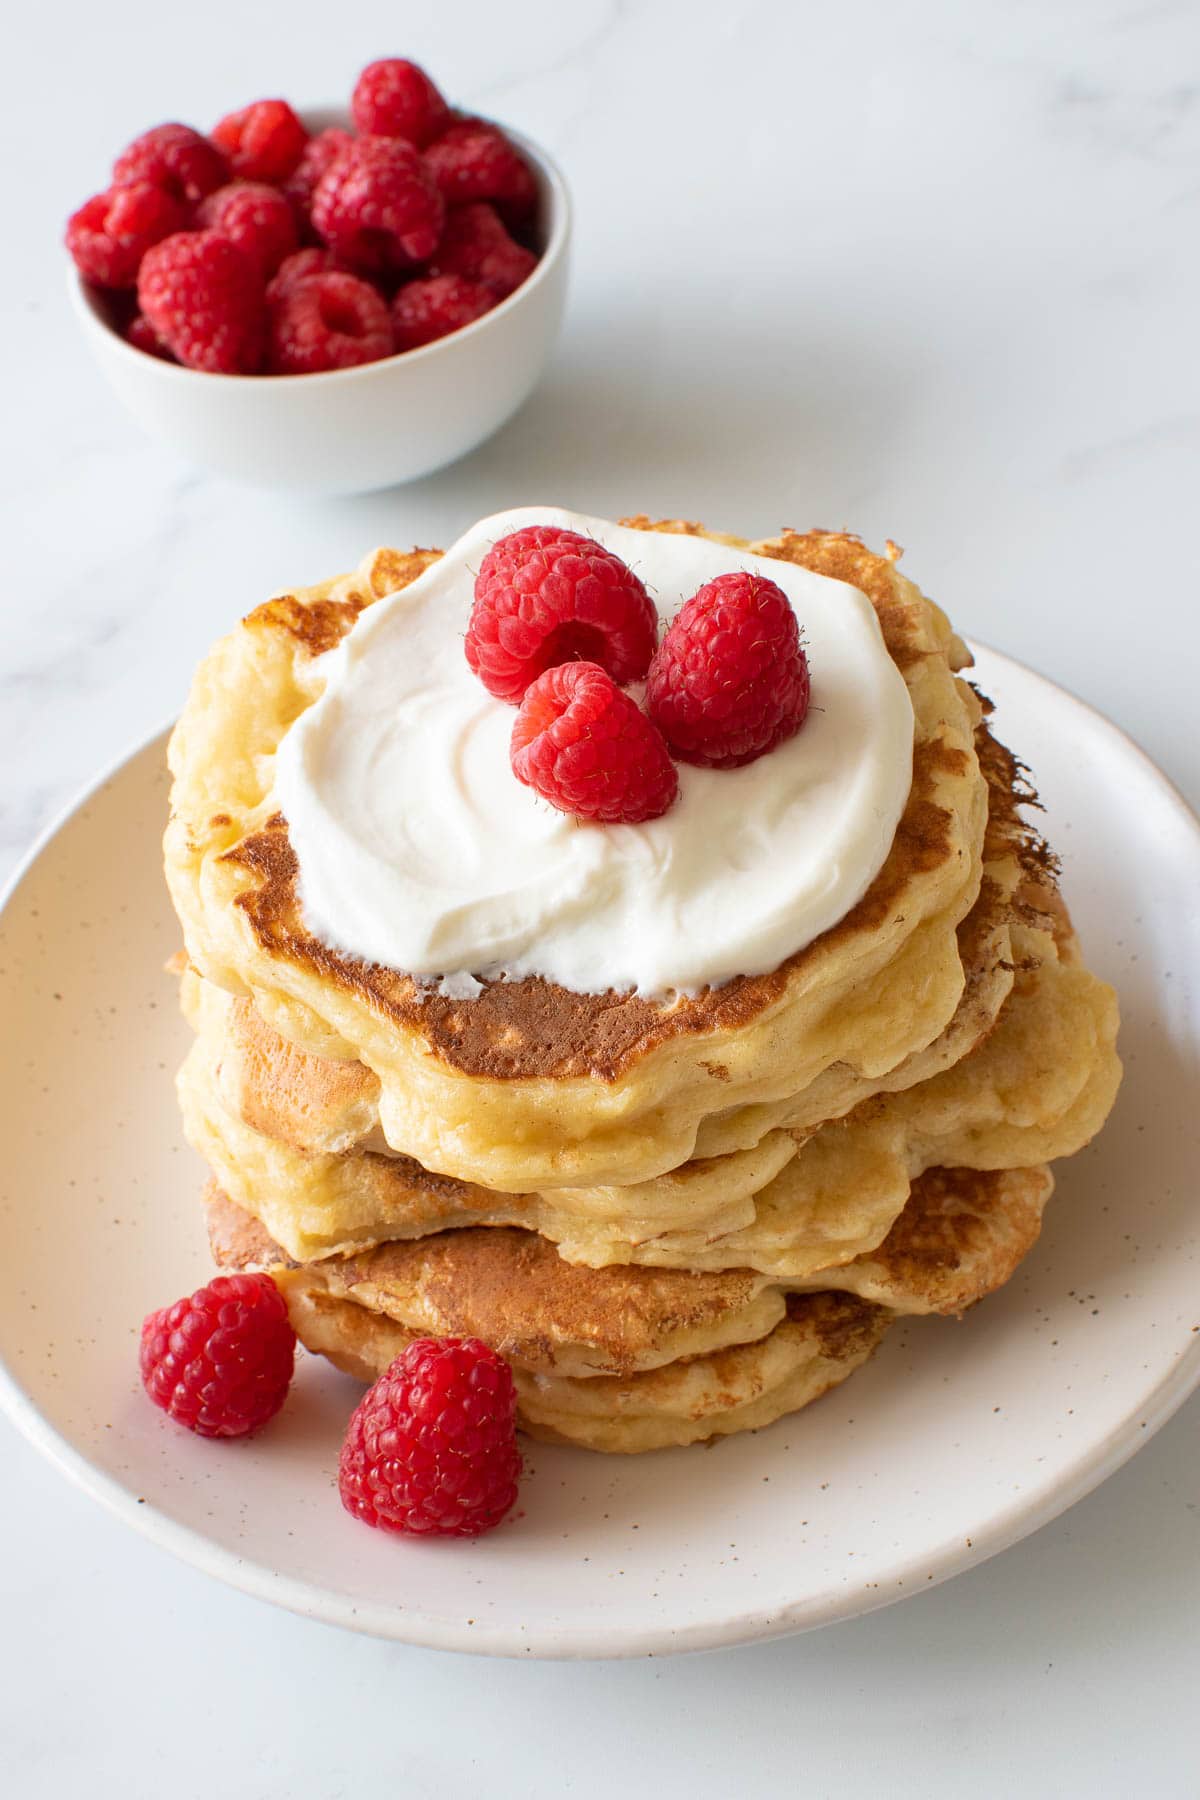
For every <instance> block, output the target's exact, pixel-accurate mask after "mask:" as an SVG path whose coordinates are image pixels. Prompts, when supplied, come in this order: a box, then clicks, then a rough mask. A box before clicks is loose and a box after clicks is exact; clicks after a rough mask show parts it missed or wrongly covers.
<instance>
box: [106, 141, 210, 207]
mask: <svg viewBox="0 0 1200 1800" xmlns="http://www.w3.org/2000/svg"><path fill="white" fill-rule="evenodd" d="M112 178H113V181H114V182H116V183H118V184H119V185H121V186H125V185H127V184H128V183H129V182H133V181H150V182H153V184H154V186H155V187H161V188H166V190H167V192H168V193H169V194H174V196H175V198H176V199H177V200H188V201H191V202H192V203H193V204H194V203H195V202H196V201H197V200H203V198H204V196H205V194H211V193H212V191H213V189H214V188H219V187H220V186H221V184H222V183H223V182H226V181H228V180H229V164H228V163H227V162H226V160H225V157H224V154H223V152H222V151H220V150H218V148H217V146H216V145H215V144H214V143H213V141H212V139H211V138H206V137H202V136H201V134H200V133H199V132H198V131H193V130H192V128H191V126H190V125H177V124H171V125H155V126H154V127H153V128H152V129H151V130H150V131H143V133H142V135H141V137H136V138H134V140H133V142H132V144H130V145H129V146H128V148H126V149H125V150H122V152H121V154H120V156H118V158H117V160H116V162H115V163H114V164H113V172H112Z"/></svg>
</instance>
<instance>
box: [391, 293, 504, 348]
mask: <svg viewBox="0 0 1200 1800" xmlns="http://www.w3.org/2000/svg"><path fill="white" fill-rule="evenodd" d="M495 304H496V296H495V294H494V293H493V292H492V290H491V288H487V287H484V285H483V283H482V282H479V281H468V280H467V279H466V277H465V276H463V275H432V276H429V277H427V278H426V279H425V280H423V281H410V282H407V283H406V284H405V286H404V287H402V288H401V289H400V291H399V293H398V294H397V295H396V298H395V299H394V300H393V302H392V327H393V329H394V331H395V334H396V348H397V350H419V349H420V347H421V345H422V344H432V343H434V342H435V341H436V340H437V339H438V338H442V337H448V336H449V335H450V333H451V332H452V331H461V329H462V327H463V326H464V325H473V324H474V322H475V320H476V319H482V317H483V315H484V313H486V312H490V311H491V310H492V308H493V307H494V306H495Z"/></svg>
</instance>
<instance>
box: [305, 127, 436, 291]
mask: <svg viewBox="0 0 1200 1800" xmlns="http://www.w3.org/2000/svg"><path fill="white" fill-rule="evenodd" d="M443 217H444V209H443V206H442V198H441V195H440V194H439V193H438V191H437V188H436V187H435V186H434V183H433V179H432V177H431V176H430V174H429V173H428V171H427V170H426V168H425V165H424V163H423V162H422V161H421V157H420V155H419V154H418V152H417V151H416V150H414V149H413V146H412V145H411V144H410V143H407V142H406V141H405V140H404V139H403V138H387V137H364V138H358V139H357V140H356V141H355V142H354V143H353V144H351V145H350V146H349V147H348V148H347V149H346V150H345V152H344V153H343V154H342V155H340V156H338V157H337V158H336V159H335V161H334V162H333V164H332V166H331V167H330V168H329V169H327V170H326V172H325V174H324V175H323V176H322V177H321V179H320V181H319V182H318V183H317V187H316V191H315V193H314V194H313V203H312V222H313V225H314V227H315V229H316V231H317V234H318V236H319V237H320V238H322V239H323V241H324V242H325V243H326V244H328V245H329V247H330V249H331V250H336V251H337V252H338V254H339V255H340V256H344V257H345V258H346V261H347V262H349V263H352V264H353V265H354V267H355V268H357V269H363V270H368V271H375V270H402V269H405V268H410V267H411V266H412V265H413V264H414V263H420V262H424V261H425V260H426V258H427V257H430V256H432V255H433V252H434V250H435V249H436V248H437V243H438V239H439V237H440V236H441V231H442V221H443Z"/></svg>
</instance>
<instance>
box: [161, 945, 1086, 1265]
mask: <svg viewBox="0 0 1200 1800" xmlns="http://www.w3.org/2000/svg"><path fill="white" fill-rule="evenodd" d="M1064 918H1065V915H1064ZM1060 931H1061V932H1062V933H1063V934H1064V935H1063V938H1062V944H1063V949H1062V951H1061V952H1060V948H1059V944H1058V943H1057V942H1056V939H1055V937H1054V935H1053V934H1052V933H1051V932H1050V931H1048V930H1045V929H1039V928H1036V927H1034V926H1033V925H1032V924H1028V923H1023V924H1019V925H1016V926H1015V927H1014V928H1013V940H1014V950H1015V952H1016V954H1017V957H1018V959H1019V960H1020V962H1021V963H1022V964H1023V966H1022V967H1021V968H1020V969H1019V970H1018V972H1017V974H1016V978H1015V985H1014V987H1013V991H1012V993H1011V995H1010V998H1009V1000H1008V1001H1007V1003H1006V1004H1005V1006H1004V1008H1003V1010H1002V1012H1001V1014H1000V1019H999V1021H998V1023H997V1024H996V1026H995V1027H994V1029H993V1030H992V1031H991V1032H990V1033H989V1034H988V1036H987V1037H986V1038H985V1039H984V1041H983V1043H982V1044H980V1045H979V1046H978V1047H977V1048H976V1049H975V1050H974V1051H973V1052H972V1053H971V1054H970V1055H969V1056H967V1057H965V1058H963V1059H961V1060H960V1061H959V1062H957V1063H955V1064H953V1065H952V1066H951V1067H950V1068H949V1069H946V1070H944V1071H943V1072H942V1073H941V1074H939V1075H936V1076H933V1077H931V1078H930V1079H929V1080H927V1081H925V1082H922V1083H921V1084H920V1085H918V1086H915V1087H911V1088H908V1089H904V1090H902V1091H901V1092H899V1093H896V1094H892V1095H880V1096H877V1097H875V1098H873V1099H871V1100H869V1101H867V1102H865V1103H863V1104H862V1105H860V1106H859V1107H858V1108H857V1109H856V1110H855V1111H854V1112H853V1113H851V1114H850V1115H849V1116H848V1117H846V1118H844V1119H841V1120H833V1121H830V1122H829V1123H828V1124H826V1125H824V1126H822V1127H820V1128H819V1129H817V1130H815V1131H795V1132H772V1133H769V1134H768V1135H767V1136H766V1137H765V1138H764V1139H763V1140H762V1141H761V1142H760V1143H759V1144H758V1145H757V1146H755V1147H754V1149H752V1150H750V1151H747V1152H743V1153H740V1154H735V1155H731V1156H729V1157H726V1158H718V1159H714V1160H712V1161H699V1162H692V1163H688V1164H685V1165H684V1166H683V1168H681V1169H678V1170H676V1171H674V1172H673V1174H672V1175H671V1176H669V1177H659V1178H657V1180H656V1181H654V1182H651V1183H644V1184H640V1185H635V1186H632V1187H629V1188H608V1189H600V1190H589V1189H574V1190H572V1189H551V1190H548V1191H544V1192H534V1193H525V1194H505V1193H500V1192H497V1191H496V1190H492V1189H487V1188H483V1187H480V1186H478V1185H475V1184H469V1183H463V1182H458V1181H455V1180H453V1179H452V1178H447V1177H444V1176H438V1175H433V1174H430V1173H429V1172H428V1171H426V1170H424V1169H422V1168H421V1166H420V1165H419V1164H418V1163H416V1162H414V1161H412V1160H411V1159H403V1158H397V1157H393V1156H381V1155H378V1154H374V1153H371V1152H352V1153H349V1154H346V1155H342V1156H334V1155H330V1154H328V1153H325V1154H313V1153H306V1152H302V1151H297V1150H295V1149H293V1148H292V1147H291V1146H290V1145H288V1144H286V1143H283V1142H281V1141H280V1140H277V1139H274V1138H271V1137H269V1136H267V1135H266V1134H265V1133H262V1132H258V1131H255V1130H254V1129H253V1127H251V1126H248V1125H247V1124H246V1123H245V1121H244V1120H243V1119H241V1118H239V1117H237V1116H236V1115H235V1114H233V1113H232V1112H231V1111H230V1110H229V1109H228V1108H227V1107H226V1106H225V1104H224V1103H223V1099H222V1093H221V1087H220V1081H219V1074H218V1070H219V1063H220V1057H221V1055H222V1045H221V1039H220V1036H219V1034H218V1035H217V1036H216V1037H215V1038H210V1037H201V1038H200V1039H198V1041H197V1043H196V1045H195V1046H194V1048H193V1050H192V1052H191V1054H190V1055H189V1057H188V1060H187V1062H186V1063H185V1065H184V1068H183V1070H182V1071H181V1073H180V1078H179V1095H180V1103H181V1106H182V1109H183V1116H184V1125H185V1130H186V1132H187V1135H188V1138H189V1140H190V1142H191V1143H192V1145H193V1146H194V1148H195V1149H196V1150H198V1151H199V1153H200V1154H201V1155H202V1156H203V1157H204V1158H205V1160H206V1161H207V1163H208V1164H209V1167H210V1169H211V1170H212V1171H213V1173H214V1174H215V1175H216V1177H217V1178H218V1180H219V1181H220V1183H221V1185H222V1187H223V1188H224V1189H225V1190H226V1191H227V1192H228V1193H229V1194H230V1195H232V1196H233V1198H234V1199H235V1200H236V1201H237V1203H238V1204H239V1205H240V1206H241V1207H243V1208H244V1209H245V1210H247V1211H248V1212H250V1213H251V1214H252V1215H254V1216H255V1217H256V1218H258V1219H261V1220H262V1221H263V1223H264V1224H265V1225H266V1227H267V1228H268V1230H269V1232H270V1234H271V1235H272V1237H273V1238H275V1239H276V1241H277V1242H279V1243H280V1244H282V1245H283V1246H284V1247H285V1249H286V1251H287V1253H288V1255H289V1256H290V1257H292V1258H294V1259H295V1260H297V1261H305V1260H309V1259H311V1258H314V1257H321V1256H326V1255H329V1254H332V1253H335V1252H340V1253H344V1252H348V1251H355V1250H359V1249H365V1248H367V1247H369V1246H371V1245H373V1244H375V1243H378V1242H383V1241H388V1240H393V1239H396V1240H399V1239H414V1238H421V1237H424V1236H426V1235H428V1234H429V1233H435V1232H445V1231H447V1230H451V1229H455V1228H463V1227H473V1226H480V1225H490V1226H496V1227H509V1226H517V1227H523V1228H524V1229H526V1230H528V1231H532V1232H537V1233H540V1234H541V1235H542V1236H543V1237H545V1238H548V1239H550V1240H552V1241H553V1242H554V1243H555V1244H557V1246H558V1248H559V1251H560V1252H561V1255H562V1256H563V1257H564V1258H565V1259H567V1260H569V1261H572V1262H578V1263H586V1264H589V1265H591V1266H593V1267H597V1268H600V1267H605V1266H607V1265H612V1264H636V1265H638V1266H640V1267H643V1268H648V1269H649V1268H665V1269H672V1270H693V1271H694V1270H705V1271H714V1272H720V1271H724V1270H728V1269H742V1268H744V1269H753V1270H756V1271H758V1272H759V1273H761V1274H762V1275H764V1276H770V1277H775V1278H778V1279H793V1280H794V1279H800V1278H804V1277H807V1276H809V1275H812V1274H814V1273H816V1272H828V1270H829V1269H830V1268H831V1267H832V1266H833V1265H835V1264H839V1263H846V1262H849V1261H851V1260H852V1259H853V1258H855V1257H858V1256H860V1255H862V1254H863V1253H864V1252H866V1251H869V1250H872V1249H874V1248H875V1247H876V1246H877V1245H878V1244H879V1243H880V1242H881V1241H882V1239H883V1238H884V1237H885V1235H886V1234H887V1232H888V1231H889V1229H890V1228H891V1226H892V1224H893V1222H894V1220H895V1219H896V1218H897V1217H898V1215H899V1214H900V1213H901V1211H902V1209H903V1208H904V1207H905V1205H906V1202H907V1201H908V1198H909V1193H910V1189H911V1187H912V1184H913V1182H914V1180H915V1179H916V1178H917V1177H919V1176H920V1175H922V1174H923V1173H924V1172H925V1171H926V1170H927V1169H930V1168H933V1167H935V1166H938V1165H951V1166H955V1167H962V1168H972V1169H977V1170H998V1169H1012V1168H1030V1167H1034V1166H1036V1165H1038V1164H1041V1163H1045V1162H1047V1161H1050V1160H1052V1159H1054V1158H1056V1157H1059V1156H1065V1155H1071V1154H1073V1153H1074V1152H1075V1151H1076V1150H1078V1149H1080V1148H1081V1147H1082V1146H1083V1145H1084V1144H1085V1143H1086V1142H1087V1141H1088V1140H1089V1139H1090V1137H1091V1136H1092V1135H1093V1134H1094V1133H1095V1132H1096V1131H1097V1130H1098V1129H1099V1127H1100V1125H1101V1124H1102V1123H1103V1120H1104V1118H1105V1117H1106V1115H1107V1113H1108V1111H1109V1108H1110V1107H1111V1104H1112V1100H1113V1096H1114V1094H1115V1092H1116V1087H1117V1083H1118V1081H1119V1078H1120V1064H1119V1062H1118V1060H1117V1056H1116V1050H1115V1039H1116V1026H1117V1019H1116V1005H1115V1001H1114V998H1113V995H1112V993H1111V990H1110V989H1109V988H1108V987H1107V986H1106V985H1105V984H1104V983H1103V982H1100V981H1098V980H1097V979H1096V977H1095V976H1093V975H1092V974H1091V973H1090V972H1089V971H1088V970H1087V969H1085V968H1084V967H1083V966H1082V965H1081V964H1080V963H1079V962H1078V961H1077V960H1076V959H1074V956H1073V938H1072V937H1071V935H1070V934H1069V929H1068V927H1067V925H1066V924H1065V923H1062V924H1060Z"/></svg>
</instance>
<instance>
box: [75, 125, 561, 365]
mask: <svg viewBox="0 0 1200 1800" xmlns="http://www.w3.org/2000/svg"><path fill="white" fill-rule="evenodd" d="M349 116H350V115H349V113H348V111H347V110H346V109H345V108H344V107H322V106H312V107H308V108H305V109H304V110H303V111H302V112H301V117H302V118H303V120H304V122H305V124H306V125H309V124H311V125H312V126H313V127H315V129H316V130H318V131H324V130H327V129H328V128H329V126H330V125H336V124H337V123H338V122H339V120H348V119H349ZM491 122H492V121H489V123H491ZM500 129H501V130H502V131H503V132H504V134H505V136H506V137H509V138H511V139H512V141H513V142H514V143H515V144H516V145H517V146H518V148H519V149H520V150H521V151H522V152H523V153H524V155H525V156H526V157H527V158H528V159H529V161H530V162H532V163H533V164H534V166H535V168H536V169H537V171H538V174H539V175H540V176H541V177H542V179H543V181H544V182H545V185H546V190H547V193H548V195H549V200H550V207H549V213H550V217H549V232H548V235H547V239H546V248H545V249H544V250H543V251H542V254H541V256H540V257H539V258H538V264H537V267H536V268H535V269H534V270H533V272H532V274H530V275H527V276H526V278H525V280H524V281H523V282H522V283H521V285H520V287H517V288H514V289H513V291H512V293H511V294H508V295H506V296H505V298H504V299H503V300H501V301H500V303H499V304H498V305H497V306H493V307H492V308H491V310H490V311H488V312H486V313H484V314H483V316H482V318H479V319H473V320H472V321H471V323H470V324H469V325H460V326H459V328H458V330H457V331H451V332H448V333H447V334H446V336H445V337H441V338H435V339H434V341H433V342H432V343H431V344H421V345H420V346H419V347H418V348H417V349H415V350H401V351H393V353H392V354H391V355H390V356H381V357H378V358H376V360H375V361H374V362H369V363H358V364H356V365H355V367H354V368H352V369H320V370H316V371H310V372H307V373H304V374H295V375H271V376H269V377H267V376H264V375H227V374H222V373H218V372H215V371H210V370H207V369H188V368H185V367H184V366H183V364H182V363H174V362H165V361H164V360H163V359H162V358H161V357H157V356H148V355H147V353H146V352H145V351H144V350H139V349H137V348H136V347H135V346H134V345H133V344H131V343H129V342H128V340H127V339H126V338H123V337H122V336H121V334H120V332H119V331H116V330H114V329H113V327H112V326H111V325H110V324H109V323H108V322H107V320H106V319H105V318H104V317H103V316H102V314H101V312H100V309H99V304H98V302H97V300H96V299H94V298H93V293H92V287H93V284H92V283H90V282H87V281H85V280H84V278H83V276H82V275H81V274H80V273H79V271H78V269H77V268H76V267H75V266H74V264H73V263H70V262H69V263H68V265H67V288H68V293H69V296H70V300H71V304H72V308H73V310H74V312H75V315H76V317H77V318H78V319H79V321H80V323H81V324H82V325H83V328H84V330H85V331H87V332H89V333H92V334H93V335H96V336H99V337H101V338H103V339H104V341H105V343H106V344H112V345H115V346H116V354H117V355H118V356H128V357H134V358H136V359H137V363H138V365H139V366H140V367H141V368H142V369H143V371H144V370H145V368H146V365H150V366H151V367H152V368H153V369H155V370H156V371H157V374H158V375H159V376H161V377H163V378H164V379H166V380H168V381H175V382H185V383H186V382H197V381H202V382H204V383H205V386H206V387H209V388H211V385H212V383H213V382H223V383H225V384H226V385H227V386H237V387H245V386H247V385H250V386H254V387H259V386H261V384H262V382H263V381H264V380H267V379H269V380H270V381H271V383H272V384H273V385H274V384H276V383H279V382H287V383H288V384H289V385H294V384H295V383H296V382H308V383H314V382H326V383H328V382H342V383H345V382H351V381H363V380H367V379H369V378H370V377H371V376H372V375H374V376H376V378H378V375H379V372H380V370H381V369H384V368H389V369H396V368H406V367H407V368H411V367H412V366H413V364H414V363H416V362H418V361H429V360H431V359H433V358H436V357H437V356H445V355H448V354H453V347H454V345H455V344H457V343H459V342H460V341H461V340H463V339H465V338H468V337H471V336H474V335H478V334H480V333H482V332H484V331H486V330H487V329H488V328H489V326H491V325H493V324H494V323H495V321H497V320H498V319H499V318H501V317H502V316H503V315H505V314H508V313H510V312H512V311H514V310H515V309H516V307H517V306H519V305H520V303H521V302H522V300H525V299H528V297H529V296H530V294H532V293H533V291H534V290H535V289H536V288H538V287H539V286H541V285H543V284H544V283H545V282H546V281H547V280H548V279H549V277H550V274H551V271H552V270H553V269H554V267H555V266H556V265H557V264H558V263H560V262H561V261H562V260H563V256H564V254H565V252H566V247H567V243H568V241H569V239H570V236H571V227H572V224H573V209H572V205H571V194H570V190H569V188H568V187H567V182H566V178H565V176H564V175H563V172H562V170H561V169H560V168H559V166H558V164H557V163H556V162H555V161H554V158H553V157H552V156H551V155H550V154H549V153H548V151H546V150H543V149H542V147H541V145H540V144H536V143H534V141H533V139H532V138H529V137H526V136H525V134H524V132H521V131H517V130H516V129H515V128H514V127H513V126H511V125H502V126H501V127H500ZM150 379H151V380H154V379H155V376H154V375H151V377H150Z"/></svg>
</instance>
